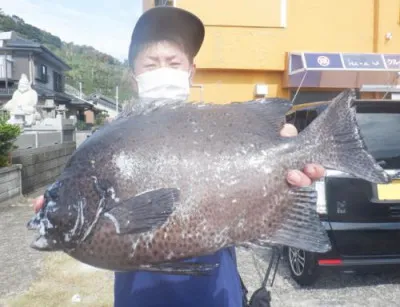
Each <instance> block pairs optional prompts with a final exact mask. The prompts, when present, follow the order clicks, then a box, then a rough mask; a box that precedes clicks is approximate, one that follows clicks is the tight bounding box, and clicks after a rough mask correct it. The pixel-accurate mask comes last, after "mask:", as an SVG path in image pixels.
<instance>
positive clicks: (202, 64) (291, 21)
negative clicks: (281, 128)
mask: <svg viewBox="0 0 400 307" xmlns="http://www.w3.org/2000/svg"><path fill="white" fill-rule="evenodd" d="M144 1H146V0H144ZM147 2H148V1H147ZM153 3H154V2H153ZM175 5H176V6H177V7H180V8H184V9H187V10H189V11H191V12H193V13H195V14H197V15H198V16H199V17H200V18H202V20H203V22H204V24H205V26H206V37H205V41H204V44H203V46H202V49H201V50H200V52H199V54H198V56H197V58H196V59H195V62H196V65H197V76H195V79H194V83H196V84H201V85H203V88H204V99H205V100H207V101H213V102H217V103H225V102H228V101H234V100H247V99H253V98H254V87H255V84H256V83H258V82H260V83H266V84H268V87H269V94H268V96H271V97H275V96H279V97H288V95H289V93H288V90H286V89H285V88H283V86H282V83H283V80H284V74H285V64H286V55H287V53H288V52H295V51H299V52H306V51H311V52H312V51H314V52H360V53H367V52H379V53H384V52H387V53H400V1H399V0H335V1H332V0H268V1H265V0H251V1H243V0H218V1H216V0H202V1H199V0H177V1H175ZM147 7H148V6H147ZM387 32H391V33H392V35H393V37H392V39H391V40H390V41H388V40H386V39H385V34H386V33H387ZM199 95H200V90H199V89H198V88H193V89H192V95H191V98H192V99H193V100H196V99H197V98H198V97H199Z"/></svg>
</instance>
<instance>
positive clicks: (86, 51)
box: [0, 9, 132, 103]
mask: <svg viewBox="0 0 400 307" xmlns="http://www.w3.org/2000/svg"><path fill="white" fill-rule="evenodd" d="M2 31H16V32H18V33H19V34H20V35H21V36H22V37H25V38H27V39H33V40H36V41H37V42H40V43H42V44H43V45H45V46H46V47H47V48H49V49H50V50H51V51H53V52H54V53H55V54H57V55H58V56H59V57H60V58H62V59H63V60H64V61H65V62H66V63H68V64H69V65H70V66H71V67H72V70H70V71H69V72H67V76H66V83H67V84H69V85H71V86H73V87H75V88H79V82H82V90H83V92H84V93H85V94H86V95H88V94H91V93H94V92H96V93H101V94H103V95H106V96H109V97H110V98H114V97H115V89H116V86H119V101H120V102H121V103H123V102H124V101H126V100H129V99H130V98H131V97H132V90H131V86H130V80H129V74H128V66H127V63H121V62H120V61H119V60H118V59H116V58H114V57H112V56H110V55H108V54H105V53H102V52H100V51H98V50H96V49H94V48H93V47H90V46H80V45H75V44H73V43H66V42H63V41H62V40H61V38H59V37H58V36H55V35H52V34H51V33H49V32H46V31H44V30H41V29H39V28H37V27H35V26H32V25H30V24H27V23H25V22H24V20H22V19H21V18H19V17H18V16H15V15H12V16H9V15H6V14H4V13H3V11H2V10H1V9H0V32H2Z"/></svg>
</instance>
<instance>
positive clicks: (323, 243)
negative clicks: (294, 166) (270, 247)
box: [271, 187, 331, 253]
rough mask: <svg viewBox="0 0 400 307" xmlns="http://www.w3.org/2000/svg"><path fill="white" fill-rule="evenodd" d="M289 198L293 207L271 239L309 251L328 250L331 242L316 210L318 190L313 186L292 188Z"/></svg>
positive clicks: (321, 251)
mask: <svg viewBox="0 0 400 307" xmlns="http://www.w3.org/2000/svg"><path fill="white" fill-rule="evenodd" d="M289 199H290V201H291V202H292V203H291V208H290V209H289V210H288V211H287V213H286V214H285V218H284V220H283V221H282V224H281V225H280V227H279V228H278V229H277V230H276V232H275V233H274V234H273V235H272V238H271V241H273V242H274V243H276V244H280V245H285V246H289V247H294V248H299V249H302V250H305V251H309V252H316V253H325V252H328V251H329V250H330V249H331V242H330V239H329V237H328V234H327V231H326V229H325V228H324V226H323V225H322V223H321V221H320V219H319V215H318V213H317V212H316V203H317V191H316V190H315V189H314V188H313V187H304V188H292V189H291V190H290V191H289Z"/></svg>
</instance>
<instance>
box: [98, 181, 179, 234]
mask: <svg viewBox="0 0 400 307" xmlns="http://www.w3.org/2000/svg"><path fill="white" fill-rule="evenodd" d="M179 199H180V193H179V190H178V189H175V188H162V189H158V190H153V191H150V192H146V193H143V194H140V195H137V196H135V197H132V198H130V199H127V200H125V201H123V202H121V203H119V204H118V205H117V206H116V207H114V208H112V209H111V210H109V211H108V212H106V213H104V217H106V218H108V219H110V220H111V221H112V222H113V223H114V226H115V229H116V232H117V233H118V234H127V233H140V232H146V231H150V230H152V229H154V228H157V227H160V226H161V225H162V224H163V223H164V222H165V221H166V220H167V219H168V217H169V216H170V215H171V213H172V212H173V211H174V205H175V204H176V203H177V202H178V201H179Z"/></svg>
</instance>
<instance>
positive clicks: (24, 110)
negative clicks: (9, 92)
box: [3, 74, 41, 127]
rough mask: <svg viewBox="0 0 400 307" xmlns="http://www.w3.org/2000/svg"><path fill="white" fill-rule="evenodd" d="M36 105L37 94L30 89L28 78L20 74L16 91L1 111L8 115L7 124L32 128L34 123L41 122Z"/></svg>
mask: <svg viewBox="0 0 400 307" xmlns="http://www.w3.org/2000/svg"><path fill="white" fill-rule="evenodd" d="M37 103H38V94H37V93H36V91H35V90H34V89H32V87H31V82H30V81H29V80H28V77H27V76H26V75H25V74H22V75H21V78H20V80H19V82H18V88H17V90H16V91H15V92H14V93H13V96H12V98H11V100H10V101H8V102H7V103H6V104H5V105H4V106H3V109H4V110H6V111H8V112H9V113H10V119H9V120H8V122H9V123H11V124H17V125H20V126H21V127H32V126H33V125H35V124H36V121H40V120H41V116H40V114H39V112H38V111H37V108H36V107H37Z"/></svg>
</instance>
